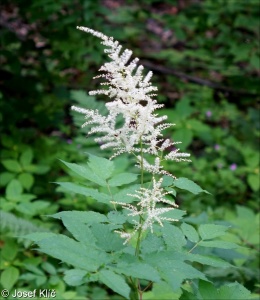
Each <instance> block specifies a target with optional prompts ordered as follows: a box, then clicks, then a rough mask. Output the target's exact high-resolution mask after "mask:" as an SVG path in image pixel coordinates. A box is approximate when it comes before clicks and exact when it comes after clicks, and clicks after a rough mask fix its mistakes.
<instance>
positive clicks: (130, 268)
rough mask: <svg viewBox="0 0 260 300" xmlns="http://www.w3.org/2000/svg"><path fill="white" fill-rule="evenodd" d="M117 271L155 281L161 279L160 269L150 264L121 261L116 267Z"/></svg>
mask: <svg viewBox="0 0 260 300" xmlns="http://www.w3.org/2000/svg"><path fill="white" fill-rule="evenodd" d="M113 269H114V271H115V272H117V273H122V274H125V275H127V276H131V277H134V278H140V279H145V280H149V281H153V282H158V281H160V275H159V273H158V271H157V270H156V269H155V268H153V267H152V266H149V265H148V264H145V263H141V262H136V263H133V264H127V263H119V264H118V265H117V266H116V267H115V268H113Z"/></svg>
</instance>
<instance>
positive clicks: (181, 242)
mask: <svg viewBox="0 0 260 300" xmlns="http://www.w3.org/2000/svg"><path fill="white" fill-rule="evenodd" d="M161 231H162V236H163V239H164V242H165V243H166V245H167V248H168V249H176V250H181V248H182V247H183V246H185V245H186V243H187V242H186V239H185V236H184V234H183V233H182V231H181V230H180V229H179V228H178V227H176V226H174V225H171V224H167V223H165V224H164V226H163V228H162V229H161Z"/></svg>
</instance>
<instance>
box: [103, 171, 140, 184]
mask: <svg viewBox="0 0 260 300" xmlns="http://www.w3.org/2000/svg"><path fill="white" fill-rule="evenodd" d="M137 177H138V175H137V174H133V173H121V174H116V175H114V176H113V177H112V178H111V179H109V181H108V184H109V186H121V185H124V184H128V183H131V182H134V181H136V179H137Z"/></svg>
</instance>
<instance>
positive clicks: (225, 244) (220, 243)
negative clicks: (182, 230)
mask: <svg viewBox="0 0 260 300" xmlns="http://www.w3.org/2000/svg"><path fill="white" fill-rule="evenodd" d="M199 245H200V246H202V247H210V248H222V249H235V248H238V247H239V246H238V245H237V244H235V243H232V242H225V241H221V240H217V241H202V242H200V243H199Z"/></svg>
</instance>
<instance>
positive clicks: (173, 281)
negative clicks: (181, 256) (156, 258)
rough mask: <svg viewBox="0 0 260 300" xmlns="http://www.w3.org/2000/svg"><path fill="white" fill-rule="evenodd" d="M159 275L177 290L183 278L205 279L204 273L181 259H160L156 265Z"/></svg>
mask: <svg viewBox="0 0 260 300" xmlns="http://www.w3.org/2000/svg"><path fill="white" fill-rule="evenodd" d="M158 269H159V271H160V275H161V277H162V278H163V279H164V280H165V281H166V282H167V283H168V284H169V285H170V286H171V287H172V288H173V290H175V291H176V290H178V289H179V288H180V287H181V284H182V282H183V281H184V280H185V279H203V280H207V278H206V277H205V275H204V274H203V273H201V272H200V271H198V270H196V269H195V268H193V267H192V266H191V265H188V264H186V263H185V262H182V261H177V260H168V261H162V262H161V263H160V264H159V265H158Z"/></svg>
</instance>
